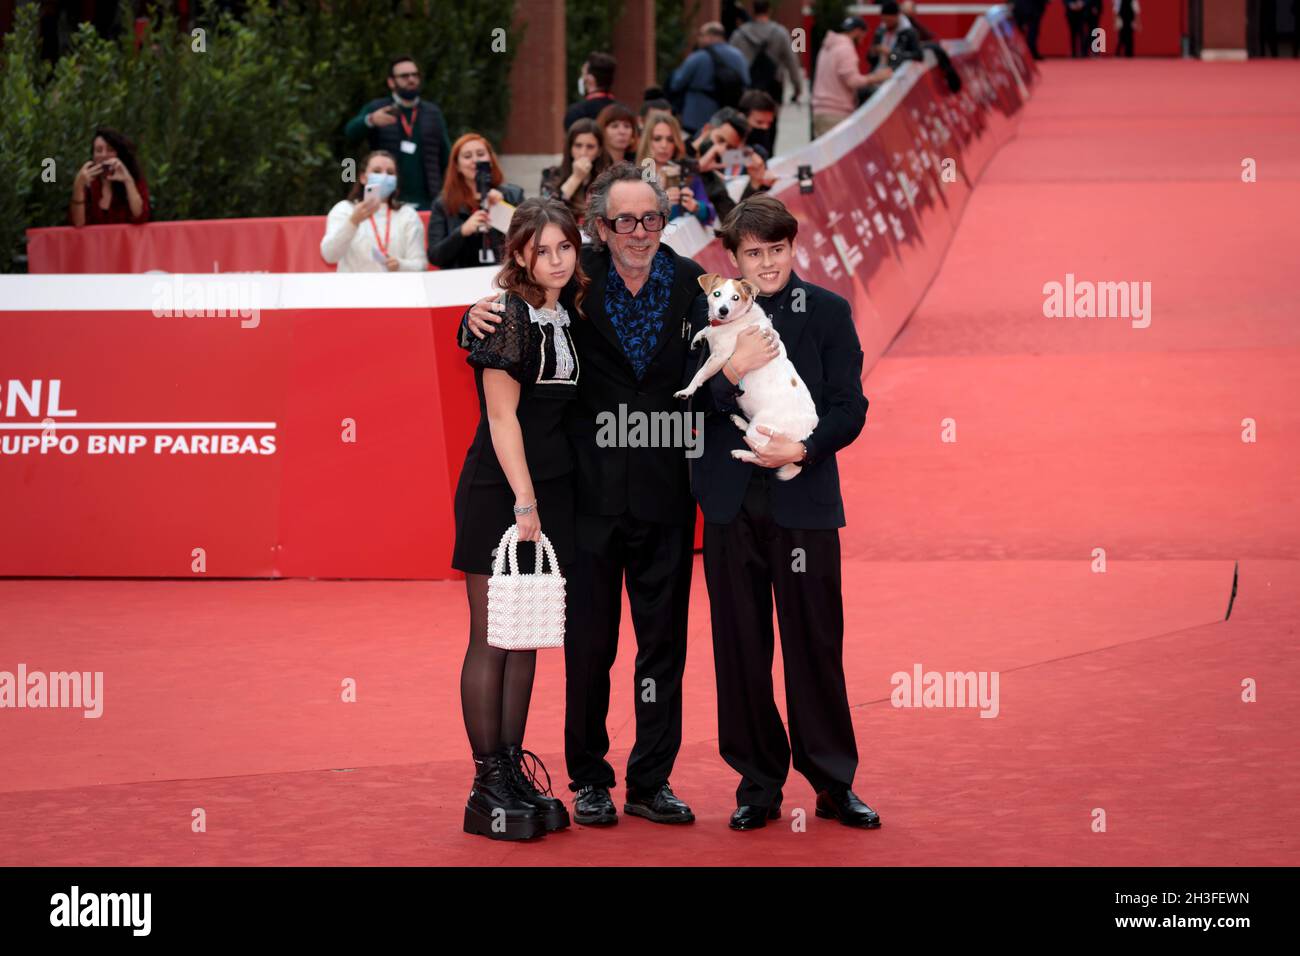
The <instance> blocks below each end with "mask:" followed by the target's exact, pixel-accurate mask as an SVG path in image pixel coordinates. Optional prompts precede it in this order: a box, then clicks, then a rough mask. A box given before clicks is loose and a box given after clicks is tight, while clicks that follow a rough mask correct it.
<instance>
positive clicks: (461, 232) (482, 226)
mask: <svg viewBox="0 0 1300 956" xmlns="http://www.w3.org/2000/svg"><path fill="white" fill-rule="evenodd" d="M504 178H505V177H504V175H503V174H502V172H501V166H500V164H498V163H497V157H496V153H494V152H493V151H492V146H491V144H490V143H488V141H487V139H486V138H484V136H483V135H482V134H481V133H473V132H471V133H466V134H465V135H464V136H462V137H461V138H460V139H458V140H456V142H455V143H454V144H453V145H452V147H451V160H450V162H449V163H448V165H447V177H446V179H445V180H444V181H443V185H442V195H440V196H439V197H438V198H437V200H436V201H435V202H434V204H433V210H432V211H431V212H430V213H429V262H430V263H432V264H433V265H435V266H437V267H438V268H440V269H464V268H470V267H473V266H486V265H496V264H498V263H500V262H501V250H502V249H503V248H504V247H505V233H504V231H502V230H498V229H493V228H492V227H491V225H490V224H489V222H490V220H489V215H488V210H489V209H490V208H491V207H493V206H495V205H496V204H497V203H501V202H505V203H508V204H509V205H511V206H518V205H519V204H520V203H521V202H523V201H524V191H523V189H522V188H520V187H519V186H515V185H513V184H511V183H506V182H502V180H503V179H504Z"/></svg>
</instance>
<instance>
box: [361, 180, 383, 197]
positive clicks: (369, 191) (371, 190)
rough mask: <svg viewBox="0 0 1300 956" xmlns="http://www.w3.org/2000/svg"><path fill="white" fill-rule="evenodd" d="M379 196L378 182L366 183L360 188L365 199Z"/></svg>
mask: <svg viewBox="0 0 1300 956" xmlns="http://www.w3.org/2000/svg"><path fill="white" fill-rule="evenodd" d="M378 196H379V184H378V183H366V186H365V189H363V190H362V198H364V199H366V200H370V199H376V198H378Z"/></svg>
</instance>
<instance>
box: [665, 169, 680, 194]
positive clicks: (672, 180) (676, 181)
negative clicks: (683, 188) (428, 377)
mask: <svg viewBox="0 0 1300 956" xmlns="http://www.w3.org/2000/svg"><path fill="white" fill-rule="evenodd" d="M681 184H682V171H681V168H680V167H678V166H674V165H672V164H671V163H668V164H665V165H664V189H676V188H677V187H678V186H680V185H681Z"/></svg>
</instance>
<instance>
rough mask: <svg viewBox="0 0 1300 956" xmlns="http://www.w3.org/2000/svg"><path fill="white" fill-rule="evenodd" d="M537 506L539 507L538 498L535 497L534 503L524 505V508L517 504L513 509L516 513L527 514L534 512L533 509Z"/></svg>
mask: <svg viewBox="0 0 1300 956" xmlns="http://www.w3.org/2000/svg"><path fill="white" fill-rule="evenodd" d="M536 507H537V501H536V499H534V501H533V503H532V504H531V505H524V506H523V507H522V508H521V507H519V506H518V505H515V506H514V507H513V510H514V513H515V514H517V515H526V514H532V512H533V510H534V509H535V508H536Z"/></svg>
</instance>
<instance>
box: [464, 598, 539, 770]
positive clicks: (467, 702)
mask: <svg viewBox="0 0 1300 956" xmlns="http://www.w3.org/2000/svg"><path fill="white" fill-rule="evenodd" d="M487 592H488V575H486V574H466V575H465V594H466V595H467V596H468V597H469V649H468V650H467V651H466V652H465V663H464V665H463V666H462V667H461V670H460V706H461V710H462V712H463V713H464V715H465V731H466V733H468V734H469V743H470V746H471V747H472V748H473V749H474V753H477V754H487V753H492V752H493V751H494V750H497V749H498V748H500V747H502V746H504V745H506V744H516V745H518V746H522V745H523V742H524V725H525V724H527V723H528V702H529V700H530V699H531V698H532V696H533V672H534V671H535V670H536V668H537V651H535V650H534V651H506V650H502V649H501V648H499V647H492V646H491V645H490V644H488V642H487V616H488V615H487Z"/></svg>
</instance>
